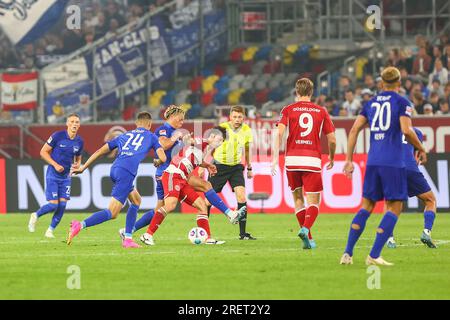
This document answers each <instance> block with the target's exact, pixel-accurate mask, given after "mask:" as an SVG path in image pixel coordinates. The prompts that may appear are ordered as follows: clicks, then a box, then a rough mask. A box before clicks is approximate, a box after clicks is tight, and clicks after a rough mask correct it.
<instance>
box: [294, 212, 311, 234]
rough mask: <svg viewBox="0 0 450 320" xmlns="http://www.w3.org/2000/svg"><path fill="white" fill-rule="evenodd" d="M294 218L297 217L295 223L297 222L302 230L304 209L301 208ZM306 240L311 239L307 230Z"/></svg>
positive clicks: (304, 215)
mask: <svg viewBox="0 0 450 320" xmlns="http://www.w3.org/2000/svg"><path fill="white" fill-rule="evenodd" d="M295 216H296V217H297V221H298V224H299V225H300V228H303V226H304V225H305V218H306V208H303V209H301V210H299V211H297V213H296V214H295ZM308 238H309V240H312V239H313V237H312V234H311V230H309V233H308Z"/></svg>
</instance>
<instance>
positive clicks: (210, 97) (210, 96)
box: [200, 89, 217, 106]
mask: <svg viewBox="0 0 450 320" xmlns="http://www.w3.org/2000/svg"><path fill="white" fill-rule="evenodd" d="M216 94H217V89H214V90H213V91H210V92H207V93H204V94H203V95H202V97H201V98H200V102H201V104H202V105H203V106H209V105H210V104H212V103H214V97H215V95H216Z"/></svg>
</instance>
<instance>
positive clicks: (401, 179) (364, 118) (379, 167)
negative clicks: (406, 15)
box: [341, 67, 427, 266]
mask: <svg viewBox="0 0 450 320" xmlns="http://www.w3.org/2000/svg"><path fill="white" fill-rule="evenodd" d="M382 79H383V88H384V91H383V92H382V93H380V94H378V95H377V96H376V97H374V98H373V99H372V100H370V101H369V102H368V103H367V104H366V105H365V106H364V108H363V110H362V112H361V114H360V115H359V116H358V118H357V119H356V121H355V124H354V125H353V128H352V130H351V131H350V134H349V138H348V148H347V159H346V161H347V162H346V164H345V167H344V173H345V174H346V175H347V176H348V177H349V178H351V177H352V174H353V171H354V164H353V152H354V151H355V146H356V140H357V137H358V134H359V133H360V132H361V130H362V129H363V128H364V127H365V126H366V125H367V124H368V125H369V127H370V150H369V154H368V159H367V168H366V174H365V177H364V187H363V189H364V190H363V204H362V208H361V210H360V211H359V212H358V214H357V215H356V216H355V218H354V219H353V222H352V225H351V228H350V233H349V236H348V242H347V247H346V249H345V252H344V255H343V256H342V258H341V264H344V265H349V264H353V249H354V247H355V245H356V242H357V241H358V239H359V237H360V236H361V234H362V233H363V231H364V228H365V226H366V223H367V220H368V219H369V217H370V215H371V213H372V212H373V210H374V208H375V205H376V203H377V202H378V201H382V200H385V202H386V209H387V212H386V214H385V215H384V217H383V219H382V221H381V223H380V225H379V227H378V229H377V235H376V239H375V243H374V245H373V248H372V251H371V252H370V254H369V256H368V257H367V259H366V264H367V265H384V266H392V265H393V264H392V263H389V262H387V261H385V260H384V259H383V258H382V257H381V251H382V250H383V247H384V245H385V244H386V242H387V240H388V239H389V237H390V235H391V234H392V232H393V230H394V228H395V225H396V223H397V221H398V217H399V216H400V214H401V212H402V209H403V201H405V200H407V199H408V187H407V174H406V165H405V158H404V156H403V152H401V150H402V148H403V145H402V144H403V142H402V140H403V139H402V134H404V136H405V139H406V141H407V142H409V143H410V144H411V145H412V146H413V147H414V148H416V149H417V150H418V158H419V159H420V160H421V161H422V162H423V163H425V162H426V160H427V156H426V152H425V149H424V147H423V146H422V144H421V143H420V140H419V138H418V137H417V135H416V133H415V132H414V129H413V127H412V123H411V114H412V110H413V109H412V107H411V105H410V102H409V101H408V100H406V99H405V98H403V97H401V96H400V95H399V94H398V92H399V89H400V86H401V75H400V71H399V70H398V69H397V68H393V67H389V68H386V69H385V70H384V71H383V73H382Z"/></svg>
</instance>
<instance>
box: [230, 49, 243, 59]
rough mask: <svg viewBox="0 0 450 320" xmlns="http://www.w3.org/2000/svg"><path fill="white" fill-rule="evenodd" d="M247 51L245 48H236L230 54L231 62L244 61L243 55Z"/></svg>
mask: <svg viewBox="0 0 450 320" xmlns="http://www.w3.org/2000/svg"><path fill="white" fill-rule="evenodd" d="M244 51H245V48H236V49H234V50H233V51H232V52H231V53H230V60H231V61H233V62H240V61H242V53H243V52H244Z"/></svg>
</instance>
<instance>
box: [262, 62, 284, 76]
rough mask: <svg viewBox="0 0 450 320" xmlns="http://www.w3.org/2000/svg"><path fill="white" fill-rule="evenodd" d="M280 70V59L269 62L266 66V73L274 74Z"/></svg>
mask: <svg viewBox="0 0 450 320" xmlns="http://www.w3.org/2000/svg"><path fill="white" fill-rule="evenodd" d="M280 71H281V62H279V61H273V62H268V63H267V64H266V65H265V66H264V73H269V74H272V73H277V72H280Z"/></svg>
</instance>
